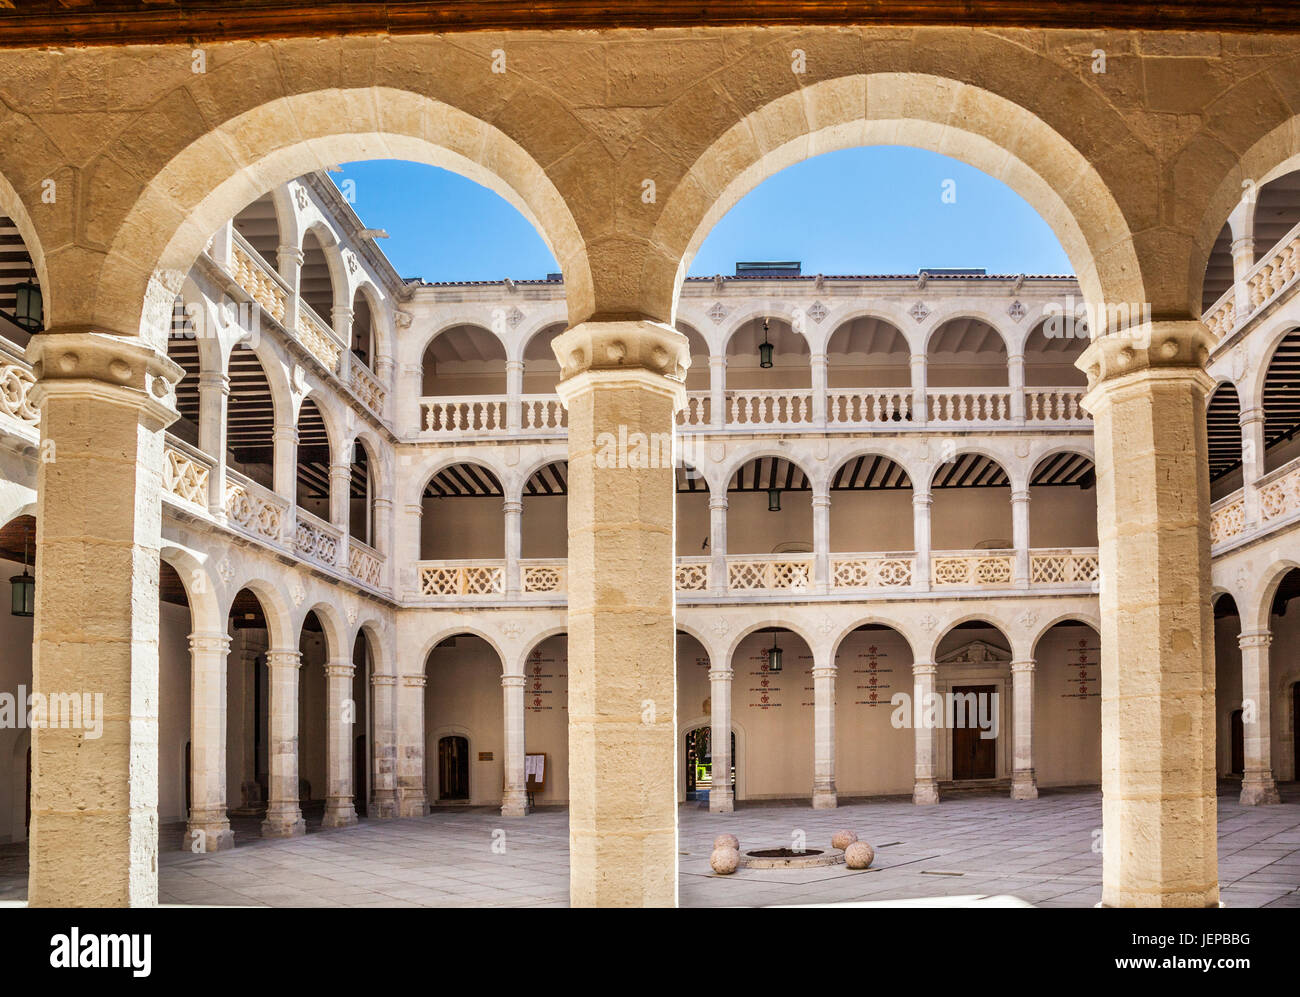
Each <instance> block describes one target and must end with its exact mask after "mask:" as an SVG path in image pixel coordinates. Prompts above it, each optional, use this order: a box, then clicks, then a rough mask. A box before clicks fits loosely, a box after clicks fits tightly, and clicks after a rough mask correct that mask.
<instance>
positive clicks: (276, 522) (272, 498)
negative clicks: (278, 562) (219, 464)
mask: <svg viewBox="0 0 1300 997" xmlns="http://www.w3.org/2000/svg"><path fill="white" fill-rule="evenodd" d="M225 506H226V518H227V520H228V521H229V522H230V523H232V524H233V525H235V526H236V527H238V528H239V529H241V530H243V531H244V532H245V533H248V534H249V535H251V536H254V537H257V538H258V539H259V540H265V541H268V542H270V543H273V544H276V545H277V546H278V545H283V544H284V543H285V537H284V527H285V522H286V520H287V515H286V514H287V513H288V511H289V503H288V501H287V500H286V499H282V498H281V497H280V496H279V495H276V494H275V493H274V492H273V491H271V490H270V489H269V488H263V487H262V486H261V485H259V484H257V483H256V482H255V481H252V480H251V479H249V478H246V477H244V476H243V475H242V474H240V473H238V472H237V471H233V470H230V469H227V470H226V502H225Z"/></svg>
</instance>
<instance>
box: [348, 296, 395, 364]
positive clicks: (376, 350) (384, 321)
mask: <svg viewBox="0 0 1300 997" xmlns="http://www.w3.org/2000/svg"><path fill="white" fill-rule="evenodd" d="M358 295H359V296H360V297H362V298H363V299H364V300H365V302H366V307H368V308H369V309H370V340H371V341H370V351H369V353H370V355H369V356H368V357H366V359H365V365H366V366H367V367H369V368H370V369H371V370H372V371H373V370H375V369H376V367H377V366H378V362H379V358H380V357H384V358H386V359H390V360H391V359H392V356H393V330H392V328H391V323H392V317H391V315H390V310H389V309H388V308H385V307H384V304H385V301H386V298H385V296H384V294H383V292H382V291H381V290H380V289H379V287H378V285H376V284H375V282H374V281H373V280H371V279H370V276H369V275H368V274H366V273H365V272H364V271H362V274H361V278H360V279H359V280H357V281H356V282H355V283H354V284H353V285H352V286H351V289H350V291H349V292H348V306H349V307H351V306H352V304H353V303H355V301H356V300H357V297H358ZM354 312H355V309H354ZM355 322H356V318H355V314H354V317H353V323H354V324H355Z"/></svg>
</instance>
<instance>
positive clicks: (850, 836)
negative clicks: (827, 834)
mask: <svg viewBox="0 0 1300 997" xmlns="http://www.w3.org/2000/svg"><path fill="white" fill-rule="evenodd" d="M857 840H858V835H857V832H855V831H836V832H835V833H834V834H832V835H831V847H832V848H838V849H839V850H840V851H843V850H844V849H846V848H848V847H849V845H851V844H853V842H855V841H857Z"/></svg>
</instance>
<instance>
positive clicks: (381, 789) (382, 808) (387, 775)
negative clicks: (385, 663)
mask: <svg viewBox="0 0 1300 997" xmlns="http://www.w3.org/2000/svg"><path fill="white" fill-rule="evenodd" d="M370 688H371V689H372V690H373V693H374V714H373V719H372V723H371V727H372V731H371V732H372V734H373V738H372V741H371V745H370V750H371V752H372V754H373V761H372V778H373V780H374V786H373V788H372V791H371V805H370V807H369V813H368V815H370V816H374V817H376V818H377V819H380V820H386V819H388V818H390V817H396V816H397V743H396V732H395V729H394V726H393V717H394V714H395V711H396V700H397V695H396V693H397V676H396V675H380V674H375V675H371V676H370Z"/></svg>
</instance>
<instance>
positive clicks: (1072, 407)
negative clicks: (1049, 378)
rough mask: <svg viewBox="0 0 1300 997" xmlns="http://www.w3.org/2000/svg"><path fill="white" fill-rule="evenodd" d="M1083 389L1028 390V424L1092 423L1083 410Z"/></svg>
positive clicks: (1026, 411)
mask: <svg viewBox="0 0 1300 997" xmlns="http://www.w3.org/2000/svg"><path fill="white" fill-rule="evenodd" d="M1084 394H1085V391H1084V389H1083V388H1026V389H1025V421H1026V422H1081V423H1082V422H1091V421H1092V416H1090V415H1089V414H1088V413H1087V412H1085V411H1084V410H1083V406H1082V404H1080V403H1081V402H1082V400H1083V396H1084Z"/></svg>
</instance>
